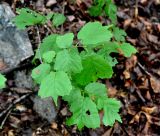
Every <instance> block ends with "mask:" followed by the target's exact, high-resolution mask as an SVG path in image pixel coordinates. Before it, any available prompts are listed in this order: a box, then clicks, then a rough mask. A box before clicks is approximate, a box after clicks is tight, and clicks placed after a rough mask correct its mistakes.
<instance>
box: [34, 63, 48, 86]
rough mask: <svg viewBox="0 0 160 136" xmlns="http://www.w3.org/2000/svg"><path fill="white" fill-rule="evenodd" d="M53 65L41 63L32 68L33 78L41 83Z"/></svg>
mask: <svg viewBox="0 0 160 136" xmlns="http://www.w3.org/2000/svg"><path fill="white" fill-rule="evenodd" d="M50 70H51V66H50V65H49V64H40V65H39V66H38V67H36V68H34V69H33V70H32V74H31V76H32V78H33V79H34V80H35V81H36V82H37V83H38V84H40V83H41V82H42V80H43V79H44V78H45V77H46V75H48V74H49V73H50Z"/></svg>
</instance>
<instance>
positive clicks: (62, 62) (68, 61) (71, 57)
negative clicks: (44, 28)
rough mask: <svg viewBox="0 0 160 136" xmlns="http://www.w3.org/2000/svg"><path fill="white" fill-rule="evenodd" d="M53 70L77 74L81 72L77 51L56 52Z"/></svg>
mask: <svg viewBox="0 0 160 136" xmlns="http://www.w3.org/2000/svg"><path fill="white" fill-rule="evenodd" d="M54 68H55V70H62V71H65V72H73V73H79V72H80V71H81V70H82V63H81V57H80V56H79V53H78V51H77V49H71V50H62V51H60V52H58V54H57V57H56V61H55V67H54Z"/></svg>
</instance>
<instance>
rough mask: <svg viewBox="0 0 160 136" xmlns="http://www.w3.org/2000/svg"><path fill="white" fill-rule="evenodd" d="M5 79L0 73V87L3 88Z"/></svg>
mask: <svg viewBox="0 0 160 136" xmlns="http://www.w3.org/2000/svg"><path fill="white" fill-rule="evenodd" d="M6 81H7V79H6V78H5V77H4V76H3V75H2V74H1V73H0V89H2V88H5V86H6V84H5V82H6Z"/></svg>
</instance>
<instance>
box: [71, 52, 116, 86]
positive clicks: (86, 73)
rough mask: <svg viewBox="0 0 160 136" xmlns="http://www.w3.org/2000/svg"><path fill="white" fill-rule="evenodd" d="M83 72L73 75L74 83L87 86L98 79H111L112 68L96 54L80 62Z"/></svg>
mask: <svg viewBox="0 0 160 136" xmlns="http://www.w3.org/2000/svg"><path fill="white" fill-rule="evenodd" d="M82 66H83V70H82V71H81V72H80V73H78V74H76V75H75V77H74V78H75V81H76V82H77V83H78V84H80V85H87V84H88V83H90V82H92V81H96V80H97V79H98V78H101V79H105V78H111V77H112V74H113V70H112V67H111V66H110V65H109V64H108V63H107V62H106V60H105V59H104V58H103V57H102V56H100V55H97V54H93V55H90V56H87V57H85V58H84V59H83V60H82Z"/></svg>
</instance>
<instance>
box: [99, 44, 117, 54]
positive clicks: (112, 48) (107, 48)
mask: <svg viewBox="0 0 160 136" xmlns="http://www.w3.org/2000/svg"><path fill="white" fill-rule="evenodd" d="M118 49H119V44H118V43H117V42H106V43H104V44H103V46H102V48H101V49H100V50H99V51H98V54H100V55H103V56H106V55H109V54H110V53H113V52H114V53H118Z"/></svg>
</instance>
